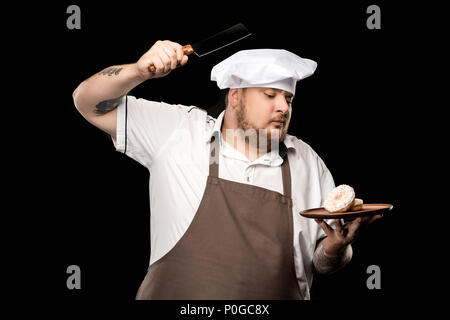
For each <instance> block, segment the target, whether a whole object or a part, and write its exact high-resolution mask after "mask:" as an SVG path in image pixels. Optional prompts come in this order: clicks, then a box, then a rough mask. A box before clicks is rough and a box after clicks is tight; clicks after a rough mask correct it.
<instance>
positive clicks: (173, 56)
mask: <svg viewBox="0 0 450 320" xmlns="http://www.w3.org/2000/svg"><path fill="white" fill-rule="evenodd" d="M163 50H164V52H165V53H166V54H167V56H168V57H169V59H170V69H171V70H173V69H175V68H176V67H177V64H178V60H177V52H176V50H175V48H173V47H172V46H170V45H166V46H164V47H163Z"/></svg>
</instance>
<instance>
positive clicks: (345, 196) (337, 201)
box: [324, 184, 355, 213]
mask: <svg viewBox="0 0 450 320" xmlns="http://www.w3.org/2000/svg"><path fill="white" fill-rule="evenodd" d="M354 200H355V191H354V190H353V188H352V187H350V186H348V185H346V184H341V185H340V186H338V187H336V188H334V189H333V190H331V191H330V193H328V195H327V196H326V198H325V202H324V207H325V209H326V210H328V211H329V212H332V213H338V212H345V211H347V210H348V209H349V208H350V207H351V206H352V205H353V201H354Z"/></svg>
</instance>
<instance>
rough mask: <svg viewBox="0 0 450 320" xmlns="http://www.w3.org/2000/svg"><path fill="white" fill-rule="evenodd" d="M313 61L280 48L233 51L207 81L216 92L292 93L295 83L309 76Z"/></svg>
mask: <svg viewBox="0 0 450 320" xmlns="http://www.w3.org/2000/svg"><path fill="white" fill-rule="evenodd" d="M316 68H317V62H315V61H313V60H310V59H304V58H301V57H299V56H297V55H296V54H293V53H292V52H289V51H287V50H282V49H253V50H242V51H239V52H236V53H235V54H233V55H232V56H230V57H228V58H227V59H225V60H223V61H222V62H220V63H218V64H216V65H215V66H214V67H213V68H212V70H211V80H212V81H217V86H218V87H219V88H220V89H225V88H248V87H264V88H275V89H281V90H285V91H288V92H290V93H292V94H295V85H296V83H297V81H298V80H301V79H304V78H306V77H309V76H310V75H312V74H313V73H314V71H315V70H316Z"/></svg>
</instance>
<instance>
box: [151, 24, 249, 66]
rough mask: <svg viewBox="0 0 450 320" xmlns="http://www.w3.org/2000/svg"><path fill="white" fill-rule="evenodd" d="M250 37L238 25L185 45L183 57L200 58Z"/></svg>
mask: <svg viewBox="0 0 450 320" xmlns="http://www.w3.org/2000/svg"><path fill="white" fill-rule="evenodd" d="M250 35H251V32H249V31H248V29H247V28H246V27H245V26H244V25H243V24H242V23H238V24H236V25H234V26H232V27H231V28H228V29H226V30H223V31H221V32H219V33H217V34H215V35H213V36H211V37H209V38H206V39H204V40H201V41H199V42H197V43H194V44H192V45H190V44H187V45H185V46H183V52H184V54H185V55H190V54H192V53H194V54H195V55H196V56H197V57H199V58H200V57H203V56H206V55H207V54H210V53H212V52H214V51H217V50H220V49H222V48H225V47H227V46H229V45H230V44H233V43H235V42H238V41H239V40H242V39H244V38H247V37H248V36H250ZM149 70H150V71H151V72H155V71H156V68H155V66H154V65H150V67H149Z"/></svg>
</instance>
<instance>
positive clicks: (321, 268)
mask: <svg viewBox="0 0 450 320" xmlns="http://www.w3.org/2000/svg"><path fill="white" fill-rule="evenodd" d="M351 258H352V250H351V247H348V248H347V249H346V250H345V252H344V254H343V255H342V256H338V257H336V258H332V257H328V256H326V255H325V252H324V249H323V246H322V244H321V243H320V244H319V246H318V247H317V249H316V251H315V252H314V257H313V264H314V267H315V269H316V270H317V272H319V273H323V274H329V273H333V272H335V271H338V270H339V269H341V268H343V267H344V266H345V265H347V263H349V262H350V260H351Z"/></svg>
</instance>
